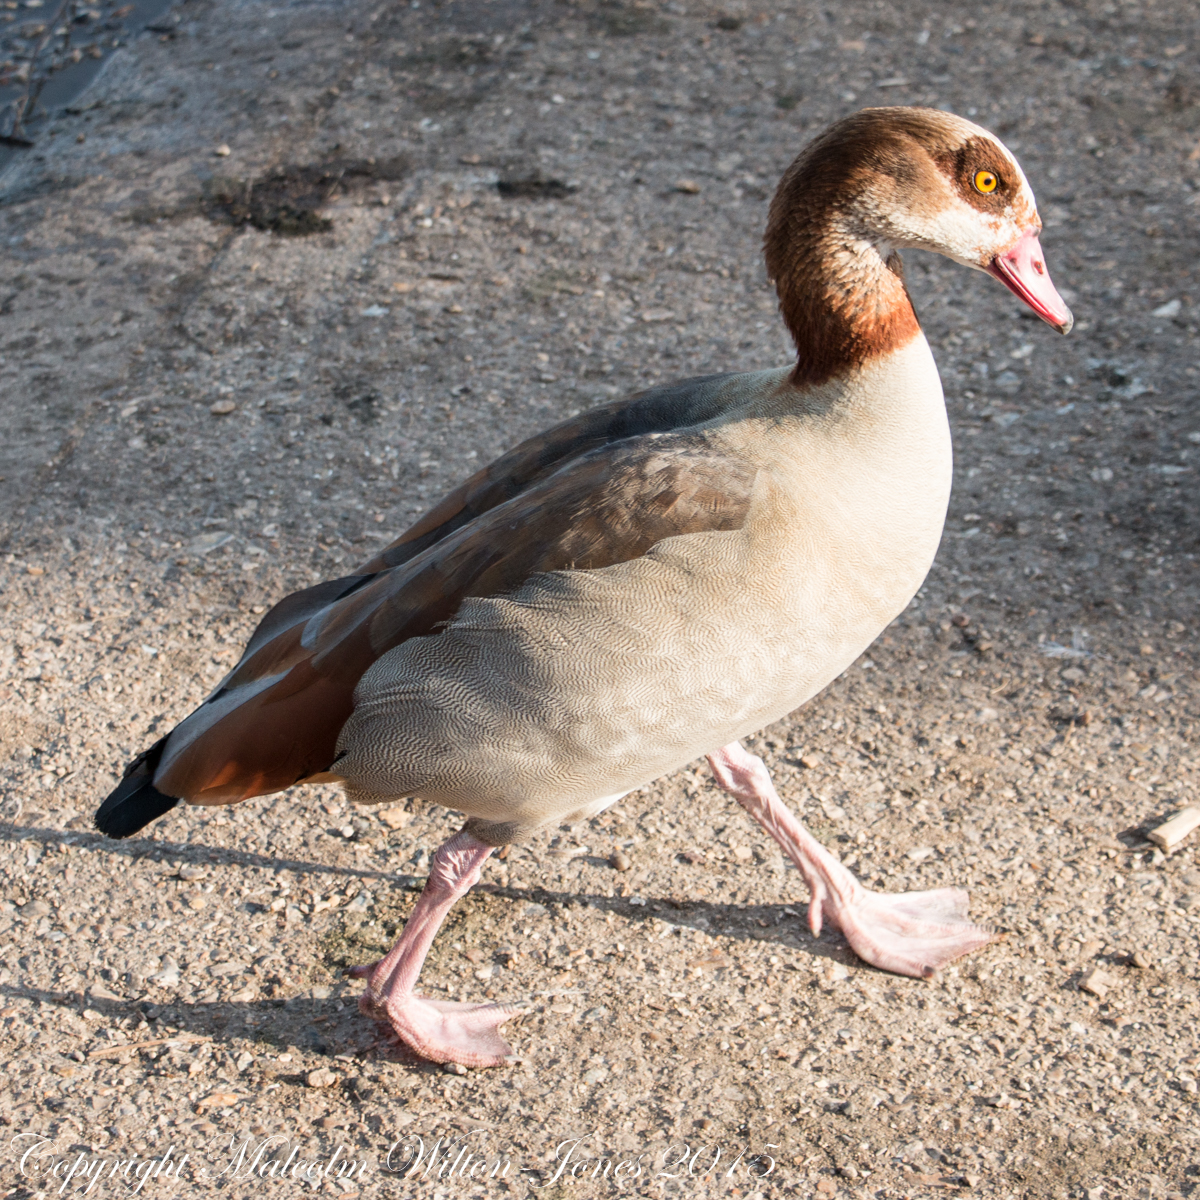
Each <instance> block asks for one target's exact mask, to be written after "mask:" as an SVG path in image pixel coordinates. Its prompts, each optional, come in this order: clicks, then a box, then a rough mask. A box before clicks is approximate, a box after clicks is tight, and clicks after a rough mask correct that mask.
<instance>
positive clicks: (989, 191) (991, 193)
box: [938, 137, 1018, 212]
mask: <svg viewBox="0 0 1200 1200" xmlns="http://www.w3.org/2000/svg"><path fill="white" fill-rule="evenodd" d="M938 165H939V166H940V167H941V168H942V169H943V170H944V171H945V172H946V174H947V175H949V176H950V178H951V179H952V180H953V181H954V184H955V188H956V190H957V191H958V194H959V195H960V196H961V197H962V198H963V199H964V200H965V201H966V202H967V203H968V204H970V205H972V206H973V207H975V208H978V209H980V210H981V211H983V212H994V211H995V210H996V209H998V208H1004V207H1005V206H1006V205H1007V204H1009V203H1011V202H1012V199H1013V196H1014V195H1015V194H1016V192H1017V190H1018V184H1017V180H1016V173H1015V172H1014V171H1013V170H1012V168H1011V167H1010V166H1009V164H1008V163H1007V162H1005V161H1004V159H1003V157H1002V154H1001V152H1000V151H999V150H998V149H997V147H996V144H995V142H993V141H991V140H990V139H988V138H981V137H973V138H970V139H968V140H967V141H966V142H964V143H963V144H962V145H961V146H959V147H958V148H957V149H956V150H954V151H952V152H951V153H950V154H948V155H946V156H945V157H943V158H942V159H940V160H939V163H938Z"/></svg>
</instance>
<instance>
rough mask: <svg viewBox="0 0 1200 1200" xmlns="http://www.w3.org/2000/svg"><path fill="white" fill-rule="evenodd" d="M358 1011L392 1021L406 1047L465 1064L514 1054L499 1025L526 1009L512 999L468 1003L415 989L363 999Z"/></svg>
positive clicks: (494, 1062) (490, 1062)
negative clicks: (432, 996)
mask: <svg viewBox="0 0 1200 1200" xmlns="http://www.w3.org/2000/svg"><path fill="white" fill-rule="evenodd" d="M358 1007H359V1011H360V1012H362V1013H363V1014H364V1015H365V1016H369V1017H373V1018H374V1019H375V1020H377V1021H381V1022H384V1021H385V1022H387V1024H388V1025H389V1026H390V1028H391V1029H392V1031H393V1032H394V1033H395V1034H396V1036H397V1037H398V1038H399V1039H400V1041H402V1042H403V1043H404V1044H405V1045H406V1046H408V1047H409V1048H410V1049H411V1050H413V1051H414V1052H415V1053H417V1054H419V1055H420V1056H421V1057H422V1058H427V1059H429V1060H430V1062H437V1063H461V1064H462V1066H464V1067H499V1066H503V1065H504V1064H505V1063H506V1062H509V1061H510V1060H511V1059H512V1056H513V1051H512V1047H511V1046H510V1045H509V1044H508V1043H507V1042H506V1041H505V1040H504V1039H503V1038H502V1037H501V1036H500V1034H499V1033H498V1032H497V1030H498V1029H499V1028H500V1026H501V1025H503V1024H504V1023H505V1022H506V1021H510V1020H512V1018H513V1017H515V1016H519V1015H520V1014H521V1013H522V1012H523V1011H524V1009H522V1008H519V1007H518V1006H516V1005H513V1004H467V1003H463V1002H460V1001H457V1000H431V999H428V998H427V997H424V996H415V995H412V994H409V995H401V996H394V997H391V998H389V999H387V1000H378V999H376V998H375V997H374V996H372V994H371V992H370V991H368V992H366V993H365V994H364V995H363V996H361V997H360V998H359V1002H358Z"/></svg>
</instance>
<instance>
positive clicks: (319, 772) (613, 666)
mask: <svg viewBox="0 0 1200 1200" xmlns="http://www.w3.org/2000/svg"><path fill="white" fill-rule="evenodd" d="M1040 228H1041V223H1040V221H1039V219H1038V214H1037V207H1036V204H1035V202H1034V198H1033V193H1032V192H1031V191H1030V189H1029V185H1028V183H1027V182H1026V180H1025V176H1024V175H1023V174H1022V172H1021V168H1020V167H1019V166H1018V165H1017V162H1016V160H1015V159H1014V158H1013V156H1012V154H1010V153H1009V151H1008V150H1007V149H1005V147H1004V146H1003V145H1002V144H1001V143H1000V142H999V141H998V140H997V139H996V138H995V137H993V136H992V135H991V134H990V133H988V132H987V131H986V130H983V129H981V128H979V127H978V126H976V125H973V124H971V123H970V122H968V121H965V120H962V119H961V118H959V117H956V116H952V115H950V114H948V113H943V112H938V111H934V110H931V109H921V108H878V109H868V110H866V111H863V112H859V113H857V114H856V115H854V116H851V117H848V118H847V119H845V120H843V121H840V122H838V123H837V124H836V125H834V126H832V127H831V128H830V129H828V130H827V131H826V132H825V133H824V134H822V135H821V136H820V137H819V138H817V139H816V140H815V141H814V142H812V143H811V144H810V145H809V146H808V147H807V149H805V150H804V151H803V153H801V154H800V156H799V157H798V158H797V159H796V161H795V162H794V163H792V165H791V166H790V167H789V168H788V170H787V171H786V173H785V174H784V176H783V180H782V182H781V183H780V185H779V189H778V191H777V192H776V194H775V198H774V200H773V202H772V204H771V208H770V215H769V217H768V221H767V230H766V237H765V252H766V261H767V267H768V270H769V272H770V275H771V277H772V278H773V279H774V281H775V286H776V288H777V290H778V294H779V303H780V309H781V312H782V315H783V319H784V321H785V322H786V324H787V327H788V329H789V330H790V331H791V334H792V337H793V338H794V340H795V343H796V348H797V361H796V363H795V365H793V366H786V367H781V368H776V369H772V370H765V371H755V372H751V373H748V374H739V375H714V376H708V377H705V378H702V379H689V380H685V381H683V382H680V383H674V384H670V385H668V386H665V387H657V388H654V389H652V390H650V391H647V392H643V393H641V394H639V395H637V396H634V397H632V398H630V399H626V400H621V401H618V402H616V403H612V404H608V405H604V406H602V407H599V408H596V409H593V410H592V411H590V412H587V413H584V414H582V415H580V416H576V417H573V418H571V419H570V420H568V421H565V422H563V423H562V424H560V425H557V426H555V427H554V428H552V429H550V430H548V431H547V432H545V433H543V434H541V435H540V436H538V437H535V438H532V439H530V440H529V441H527V442H524V443H522V444H521V445H519V446H518V447H517V448H516V449H515V450H512V451H510V452H509V453H508V454H506V455H504V456H503V457H502V458H500V459H498V460H497V461H496V462H494V463H492V464H491V465H490V466H488V467H486V468H485V469H484V470H482V471H480V472H479V473H478V474H477V475H475V476H473V477H472V478H471V479H469V480H467V482H466V483H464V484H463V485H462V486H461V487H459V488H458V489H457V490H456V491H454V492H452V493H451V494H450V495H449V496H447V497H446V498H445V499H444V500H443V501H442V502H441V503H440V504H439V505H438V506H437V507H436V508H434V509H433V510H432V511H431V512H430V513H429V514H428V515H427V516H426V517H424V518H423V519H422V520H420V521H418V522H417V524H416V525H414V526H413V527H412V528H411V529H409V530H408V531H407V532H406V533H404V534H403V535H402V536H401V537H400V538H398V539H397V540H396V541H395V542H393V543H392V544H391V545H390V546H388V547H387V549H385V550H384V551H382V553H380V554H378V555H377V556H376V557H375V558H373V559H371V560H370V561H369V562H367V563H364V564H363V565H362V566H361V567H360V568H359V569H358V571H356V572H355V574H353V575H351V576H348V577H346V578H344V579H335V580H332V581H331V582H328V583H322V584H319V585H317V586H316V587H312V588H308V589H306V590H305V591H302V592H297V593H295V594H294V595H291V596H288V597H286V598H285V599H283V600H281V601H280V602H279V603H278V604H277V605H276V606H275V607H274V608H273V609H272V610H271V611H270V612H269V613H268V614H267V615H266V617H264V618H263V621H262V623H261V624H260V625H259V627H258V629H257V630H256V631H255V633H254V636H253V637H252V638H251V639H250V643H249V645H248V646H247V647H246V650H245V653H244V654H243V655H242V658H241V661H240V662H239V663H238V664H237V666H236V667H234V669H233V670H232V671H231V672H230V673H229V675H228V676H226V678H225V679H224V680H223V681H222V682H221V684H220V686H219V687H218V688H217V689H216V691H215V692H213V694H212V695H211V696H209V697H208V699H207V700H205V701H204V703H203V704H202V705H201V706H200V707H199V708H198V709H196V711H195V712H193V713H192V714H191V715H190V716H189V717H187V718H186V719H185V720H184V721H182V722H181V723H180V724H179V725H178V726H176V727H175V729H173V730H172V731H171V733H170V734H168V735H167V736H166V737H164V738H162V739H161V740H160V741H158V742H156V743H155V744H154V745H153V746H152V747H150V749H148V750H146V751H145V752H144V753H142V754H140V755H139V756H138V757H137V758H136V759H134V761H133V762H132V763H131V764H130V765H129V767H128V769H127V770H126V772H125V776H124V778H123V779H122V781H121V783H120V784H119V786H118V787H117V788H116V790H115V791H113V793H112V794H111V795H110V796H109V797H108V798H107V799H106V800H105V801H104V803H103V804H102V805H101V806H100V809H99V811H98V812H97V814H96V825H97V827H98V828H99V829H100V830H102V831H103V832H104V833H106V834H109V835H111V836H113V837H127V836H129V835H130V834H132V833H135V832H136V831H137V830H138V829H140V828H142V827H143V826H144V825H146V824H147V823H148V822H149V821H151V820H153V819H154V818H155V817H157V816H159V815H161V814H162V813H164V812H166V811H167V810H168V809H169V808H171V807H172V806H173V805H174V804H175V803H176V802H177V801H178V800H180V799H182V800H186V801H187V802H188V803H189V804H235V803H237V802H238V801H240V800H244V799H246V798H247V797H249V796H260V795H263V794H265V793H268V792H275V791H279V790H281V789H284V788H288V787H291V786H292V785H294V784H297V783H303V782H313V781H331V780H334V781H338V782H340V783H342V784H343V786H344V787H345V790H346V793H347V795H348V796H349V797H350V798H351V799H352V800H354V801H357V802H359V803H364V804H369V803H376V802H379V801H382V800H385V799H393V798H396V797H403V796H417V797H420V798H421V799H423V800H427V801H430V802H433V803H436V804H441V805H444V806H446V807H448V808H451V809H458V810H461V811H462V812H463V813H465V814H466V816H467V820H466V822H465V824H464V825H463V827H462V829H461V830H460V831H459V832H458V833H457V834H455V835H454V836H453V837H452V838H450V839H449V841H447V842H446V843H445V844H444V845H442V846H441V848H440V849H439V850H438V851H437V853H436V855H435V857H434V859H433V863H432V866H431V869H430V873H429V879H428V881H427V883H426V886H425V889H424V891H423V893H422V895H421V897H420V899H419V901H418V903H417V905H416V907H415V908H414V910H413V914H412V916H411V918H410V919H409V921H408V924H407V925H406V927H405V929H404V931H403V934H402V935H401V937H400V939H399V941H398V942H397V943H396V945H395V947H394V948H393V949H392V950H391V951H390V952H389V953H388V954H387V955H386V956H385V957H384V958H383V959H381V960H380V961H379V962H377V963H374V964H371V965H370V966H364V967H360V968H356V969H355V971H354V972H353V973H354V974H355V975H357V976H359V977H365V978H366V979H367V990H366V992H365V994H364V996H363V997H362V1000H361V1001H360V1006H361V1007H362V1009H363V1011H364V1012H367V1013H369V1014H371V1015H373V1016H375V1017H377V1018H379V1019H382V1020H386V1021H387V1022H389V1023H390V1025H391V1026H392V1028H393V1029H394V1030H395V1032H396V1033H397V1034H398V1035H399V1037H400V1038H401V1039H403V1041H405V1042H406V1043H408V1045H409V1046H411V1047H412V1048H413V1049H414V1050H416V1051H417V1052H418V1053H419V1054H421V1055H424V1056H425V1057H427V1058H429V1059H433V1060H435V1061H439V1062H457V1063H462V1064H465V1065H474V1066H491V1065H496V1064H499V1063H501V1062H503V1061H504V1060H505V1058H506V1056H507V1055H508V1054H509V1048H508V1046H507V1045H506V1044H505V1042H504V1041H503V1040H502V1039H501V1037H500V1036H499V1033H498V1032H497V1030H498V1028H499V1026H500V1025H502V1024H503V1023H504V1022H505V1021H506V1020H507V1019H508V1018H509V1017H511V1016H512V1015H513V1013H514V1012H515V1011H517V1010H515V1009H513V1008H511V1007H508V1006H505V1005H499V1004H483V1005H467V1004H455V1003H450V1002H445V1001H438V1000H430V999H425V998H422V997H420V996H418V995H417V993H416V991H415V985H416V982H417V976H418V974H419V972H420V970H421V966H422V964H423V962H424V959H425V955H426V953H427V951H428V949H429V946H430V944H431V943H432V940H433V937H434V935H435V933H436V931H437V929H438V927H439V925H440V924H441V922H442V921H443V919H444V918H445V916H446V914H447V912H448V911H449V909H450V907H451V905H452V904H453V903H454V901H455V900H456V899H457V898H458V897H460V896H462V895H463V894H464V893H465V892H466V891H467V890H468V889H469V888H470V887H471V886H472V885H473V884H474V883H476V882H477V881H478V879H479V877H480V870H481V868H482V867H483V864H484V860H485V859H486V858H487V857H488V855H490V854H491V853H492V851H493V850H494V849H495V848H496V847H498V846H504V845H506V844H508V843H510V842H515V841H519V840H521V839H524V838H528V837H530V836H532V835H533V834H535V833H536V832H537V831H538V830H541V829H544V828H545V827H546V826H548V825H555V824H558V823H559V822H564V821H576V820H580V819H583V818H586V817H589V816H591V815H594V814H595V813H598V812H600V811H601V810H602V809H604V808H606V807H607V806H608V805H610V804H612V803H613V802H614V801H616V800H618V799H620V798H621V797H622V796H623V795H625V794H626V793H627V792H630V791H632V790H633V789H635V788H639V787H641V786H643V785H644V784H646V783H649V782H650V781H651V780H653V779H655V778H657V777H658V776H660V775H663V774H665V773H667V772H669V771H674V770H676V769H677V768H679V767H681V766H683V765H684V764H685V763H687V762H690V761H691V760H693V759H695V758H696V757H698V756H699V755H707V757H708V761H709V763H710V764H711V766H712V770H713V773H714V775H715V776H716V779H717V782H718V783H719V785H720V786H721V787H722V788H724V789H725V790H726V791H728V792H730V793H731V794H732V795H733V796H734V797H735V798H736V799H737V801H738V802H739V803H740V804H741V805H742V806H743V807H744V808H746V810H747V811H748V812H749V813H750V814H751V815H752V816H753V817H754V818H755V819H756V820H757V821H758V822H759V823H760V824H761V825H762V826H763V827H764V828H765V829H766V830H767V831H768V832H769V833H770V834H771V836H772V837H774V838H775V839H776V840H777V841H778V842H779V844H780V845H781V846H782V847H783V849H784V850H785V851H786V853H787V854H789V855H790V856H791V858H792V860H793V861H794V862H795V864H796V866H797V867H798V868H799V870H800V873H801V874H802V876H803V878H804V881H805V883H806V884H807V885H808V888H809V891H810V893H811V901H810V906H809V925H810V927H811V928H812V930H813V932H814V934H815V933H817V932H819V931H820V929H821V925H822V922H823V921H825V920H828V921H830V922H831V923H832V924H834V925H836V926H837V927H838V928H839V929H840V930H841V931H842V933H843V934H844V936H845V937H846V939H847V940H848V942H849V943H850V945H851V946H852V947H853V948H854V950H855V951H856V952H857V953H858V954H859V956H860V957H861V958H863V959H865V960H866V961H867V962H869V963H872V964H874V965H875V966H877V967H879V968H881V969H883V970H887V971H894V972H898V973H900V974H904V975H913V976H928V975H930V974H932V973H933V972H934V971H936V970H937V969H938V968H939V967H941V966H943V965H944V964H946V963H948V962H950V961H952V960H953V959H956V958H958V957H959V956H961V955H963V954H966V953H968V952H970V951H972V950H975V949H977V948H979V947H981V946H983V945H985V944H986V943H987V942H988V941H990V940H991V939H992V937H993V936H994V935H993V933H992V932H991V931H989V930H987V929H984V928H981V927H979V926H976V925H973V924H972V923H971V922H970V921H969V920H968V919H967V917H966V911H967V895H966V893H965V892H962V891H959V890H957V889H952V888H947V889H941V890H938V891H932V892H921V893H916V894H907V895H883V894H877V893H873V892H870V891H868V890H867V889H866V888H865V887H863V886H862V884H860V883H859V882H858V880H857V879H855V877H854V876H853V875H852V874H851V873H850V872H849V871H848V870H847V869H846V868H845V867H843V866H842V865H841V864H840V863H839V862H838V860H837V859H836V858H834V857H833V856H832V855H831V854H830V853H829V852H828V851H826V850H825V849H824V848H823V847H822V846H821V845H820V844H819V843H818V842H816V841H815V840H814V838H813V837H812V836H811V835H810V834H809V833H808V832H807V831H806V830H805V829H804V827H803V826H802V825H801V824H800V822H799V821H798V820H797V819H796V817H795V816H794V815H793V814H792V812H791V811H790V810H789V809H788V808H787V807H786V806H785V805H784V804H783V802H782V801H781V800H780V799H779V797H778V795H777V794H776V792H775V790H774V788H773V787H772V784H771V779H770V776H769V775H768V773H767V770H766V768H765V766H764V765H763V763H762V762H761V760H759V759H758V758H755V757H754V756H752V755H751V754H749V753H748V752H747V751H746V750H744V749H743V748H742V747H741V745H740V744H739V741H738V739H739V738H741V737H744V736H745V735H747V734H750V733H752V732H754V731H755V730H757V729H760V728H762V727H763V726H765V725H767V724H769V723H770V722H773V721H776V720H778V719H780V718H781V717H783V716H784V715H785V714H787V713H789V712H791V711H792V710H794V709H796V708H798V707H799V706H800V705H801V704H803V703H804V702H805V701H806V700H808V699H809V698H810V697H811V696H813V695H814V694H815V693H817V692H818V691H820V690H821V689H822V688H823V687H825V685H826V684H828V683H829V682H830V681H831V680H833V679H834V678H836V677H837V676H838V675H839V674H841V672H842V671H844V670H845V669H846V668H847V667H848V666H849V665H850V664H851V663H852V662H853V661H854V660H855V659H856V658H857V657H858V656H859V655H860V654H861V653H862V652H863V650H865V649H866V647H867V646H868V645H869V644H870V643H871V641H872V640H873V639H874V638H875V637H876V636H877V635H878V634H879V633H880V631H881V630H882V629H883V628H884V627H885V626H886V625H887V624H888V623H889V622H890V621H891V620H892V619H893V618H894V617H896V616H897V614H899V613H900V612H901V611H902V610H903V609H904V607H905V606H906V605H907V604H908V602H909V600H910V599H911V598H912V596H913V595H914V593H915V592H916V590H917V588H918V587H919V586H920V584H921V581H922V580H923V579H924V578H925V574H926V572H927V571H928V570H929V567H930V564H931V563H932V561H933V557H934V554H935V552H936V550H937V547H938V542H939V540H940V538H941V534H942V524H943V521H944V518H945V514H946V505H947V501H948V498H949V494H950V480H951V447H950V433H949V428H948V424H947V420H946V411H945V406H944V403H943V399H942V389H941V384H940V381H939V379H938V373H937V368H936V366H935V365H934V361H933V356H932V354H931V353H930V350H929V346H928V344H927V342H926V340H925V337H924V335H923V334H922V332H921V327H920V325H919V323H918V321H917V317H916V314H915V313H914V312H913V307H912V304H911V302H910V300H909V296H908V292H907V291H906V289H905V286H904V279H903V275H902V272H901V263H900V258H899V255H898V254H897V251H898V250H900V249H904V248H914V249H921V250H932V251H934V252H935V253H938V254H944V255H946V256H948V257H949V258H952V259H954V260H955V261H956V262H959V263H962V264H963V265H964V266H968V267H974V268H976V269H978V270H981V271H987V272H989V273H990V274H992V275H994V276H996V278H997V279H999V280H1000V281H1001V282H1002V283H1004V284H1005V285H1006V286H1007V287H1008V288H1010V289H1011V290H1012V291H1013V292H1015V293H1016V294H1017V295H1018V296H1019V297H1020V298H1021V299H1022V300H1023V301H1025V303H1026V304H1028V305H1029V307H1030V308H1032V309H1033V311H1034V312H1035V313H1037V314H1038V315H1039V316H1040V317H1042V318H1043V319H1044V320H1046V321H1047V322H1049V323H1050V324H1051V325H1053V326H1055V327H1056V328H1057V329H1059V330H1060V331H1061V332H1063V333H1066V332H1068V330H1069V329H1070V327H1071V323H1072V318H1071V314H1070V312H1069V311H1068V309H1067V307H1066V305H1065V304H1063V302H1062V299H1061V298H1060V297H1059V295H1058V293H1057V292H1056V291H1055V289H1054V286H1053V285H1052V283H1051V282H1050V276H1049V275H1048V274H1047V272H1046V267H1045V263H1044V259H1043V256H1042V251H1041V248H1040V246H1039V244H1038V233H1039V231H1040Z"/></svg>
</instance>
